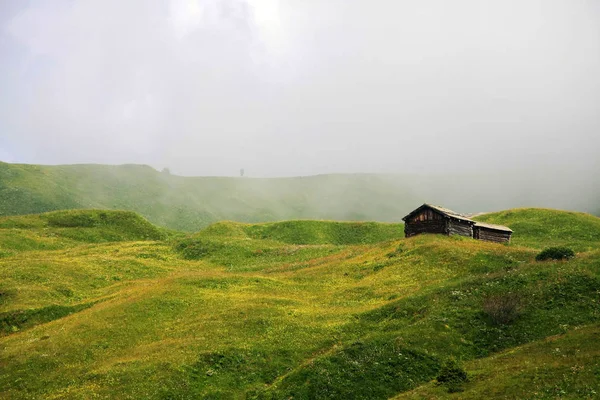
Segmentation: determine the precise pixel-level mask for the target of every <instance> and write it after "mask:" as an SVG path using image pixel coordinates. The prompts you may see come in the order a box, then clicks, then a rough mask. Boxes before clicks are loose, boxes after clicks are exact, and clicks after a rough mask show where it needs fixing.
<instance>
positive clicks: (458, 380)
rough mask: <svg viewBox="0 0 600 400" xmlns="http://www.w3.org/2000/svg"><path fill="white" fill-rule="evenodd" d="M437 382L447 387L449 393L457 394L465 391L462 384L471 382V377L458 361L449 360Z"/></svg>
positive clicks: (443, 366) (441, 370)
mask: <svg viewBox="0 0 600 400" xmlns="http://www.w3.org/2000/svg"><path fill="white" fill-rule="evenodd" d="M436 380H437V381H438V384H440V385H445V386H446V387H447V389H448V393H456V392H462V391H463V390H464V389H463V387H462V384H463V383H465V382H468V381H469V376H468V375H467V371H465V370H464V368H463V367H462V366H461V365H460V364H459V363H458V362H457V361H456V360H448V361H446V362H445V363H444V365H442V369H440V372H439V374H438V376H437V377H436Z"/></svg>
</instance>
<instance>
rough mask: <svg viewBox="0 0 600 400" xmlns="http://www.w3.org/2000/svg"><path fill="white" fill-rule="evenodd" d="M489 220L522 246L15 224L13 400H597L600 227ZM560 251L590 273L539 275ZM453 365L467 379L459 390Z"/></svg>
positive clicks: (538, 212)
mask: <svg viewBox="0 0 600 400" xmlns="http://www.w3.org/2000/svg"><path fill="white" fill-rule="evenodd" d="M479 219H480V220H482V221H486V222H491V223H500V224H504V225H508V226H510V227H511V228H512V229H513V230H514V231H515V233H514V236H513V240H512V242H511V244H509V245H504V244H495V243H486V242H481V241H475V240H472V239H468V238H460V237H443V236H435V235H421V236H416V237H413V238H410V239H405V238H404V234H403V225H402V224H385V223H373V222H334V221H307V220H300V221H285V222H272V223H260V224H250V223H237V222H218V223H214V224H212V225H209V226H208V227H206V228H205V229H203V230H200V231H199V232H196V233H192V234H190V233H182V232H178V231H173V230H168V229H163V228H158V227H156V226H155V225H153V224H152V223H150V222H148V221H147V220H146V219H144V218H142V217H141V216H139V215H138V214H135V213H132V212H124V211H107V210H71V211H55V212H49V213H44V214H37V215H25V216H10V217H3V218H0V398H6V399H94V398H98V399H391V398H397V399H404V398H410V399H436V398H446V397H447V398H457V399H480V398H498V399H504V398H514V399H525V398H529V399H556V398H565V399H594V398H598V396H600V346H598V345H597V343H598V341H599V339H600V219H599V218H597V217H594V216H591V215H588V214H583V213H573V212H563V211H556V210H545V209H514V210H508V211H504V212H500V213H494V214H486V215H482V216H480V217H479ZM549 246H567V247H570V248H572V249H573V250H575V252H576V256H575V258H573V259H569V260H566V261H544V262H539V261H535V257H536V255H537V254H538V253H539V252H540V251H541V250H542V249H544V248H546V247H549ZM506 299H508V300H509V302H508V303H506V302H505V300H506ZM494 302H496V303H494ZM498 304H500V306H501V307H502V306H503V305H504V304H510V306H511V307H512V308H510V310H509V311H510V314H509V317H510V318H506V319H504V320H502V319H501V318H500V317H499V315H498V314H497V309H498V308H494V307H493V306H495V305H496V306H497V305H498ZM490 305H491V306H490ZM504 307H507V306H504ZM495 310H496V311H495ZM448 365H451V366H456V368H458V369H459V370H460V371H462V372H464V373H465V376H466V379H462V380H460V381H459V382H454V381H452V382H444V380H443V379H442V378H441V377H442V376H443V374H444V371H445V370H448Z"/></svg>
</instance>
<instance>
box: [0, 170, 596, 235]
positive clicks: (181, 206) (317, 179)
mask: <svg viewBox="0 0 600 400" xmlns="http://www.w3.org/2000/svg"><path fill="white" fill-rule="evenodd" d="M547 176H551V177H552V179H551V180H548V179H547V178H540V177H537V176H527V174H525V173H522V172H520V173H513V174H499V175H494V176H490V175H486V174H481V175H458V176H456V175H452V176H416V175H415V176H407V175H378V174H333V175H318V176H310V177H297V178H272V179H257V178H226V177H195V178H194V177H181V176H175V175H170V174H165V173H161V172H158V171H156V170H154V169H153V168H151V167H149V166H144V165H120V166H109V165H59V166H41V165H26V164H6V163H2V162H0V216H3V215H4V216H6V215H23V214H35V213H42V212H47V211H55V210H64V209H112V210H128V211H135V212H137V213H139V214H140V215H142V216H143V217H145V218H147V219H148V220H149V221H151V222H152V223H154V224H156V225H159V226H162V227H167V228H171V229H177V230H184V231H191V232H195V231H198V230H200V229H202V228H204V227H206V226H208V225H209V224H211V223H213V222H218V221H223V220H232V221H239V222H250V223H255V222H270V221H282V220H291V219H325V220H353V221H383V222H399V221H400V220H401V218H402V217H403V216H404V215H406V214H407V213H408V212H409V211H411V210H412V209H414V207H416V206H418V205H420V204H422V203H424V202H430V203H432V204H442V205H444V206H446V207H449V208H452V209H455V210H456V211H459V212H465V213H468V212H482V211H492V210H498V209H506V208H514V207H521V206H527V205H536V206H545V207H553V208H565V209H573V210H580V211H588V212H592V211H597V210H598V208H597V207H598V205H597V203H596V202H595V201H594V199H596V198H598V195H599V194H600V183H599V182H598V181H597V180H596V179H595V177H592V178H590V179H588V180H586V179H584V177H583V176H582V175H577V179H571V177H570V176H568V175H567V176H565V175H564V171H562V172H559V173H555V174H548V173H546V174H544V177H547ZM573 193H577V196H573Z"/></svg>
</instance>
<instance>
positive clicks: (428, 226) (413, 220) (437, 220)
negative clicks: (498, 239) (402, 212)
mask: <svg viewBox="0 0 600 400" xmlns="http://www.w3.org/2000/svg"><path fill="white" fill-rule="evenodd" d="M402 220H403V221H404V234H405V236H406V237H411V236H414V235H418V234H419V233H439V234H442V235H461V236H468V237H473V225H475V221H473V220H471V219H469V218H467V217H465V216H464V215H461V214H459V213H457V212H454V211H452V210H448V209H447V208H443V207H439V206H434V205H431V204H423V205H422V206H421V207H419V208H417V209H416V210H414V211H413V212H411V213H410V214H408V215H407V216H406V217H404V218H402Z"/></svg>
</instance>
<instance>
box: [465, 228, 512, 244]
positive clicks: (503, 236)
mask: <svg viewBox="0 0 600 400" xmlns="http://www.w3.org/2000/svg"><path fill="white" fill-rule="evenodd" d="M510 236H511V232H505V231H496V230H493V229H487V228H483V227H477V226H476V227H475V228H474V232H473V237H474V238H475V239H479V240H486V241H488V242H497V243H508V242H510Z"/></svg>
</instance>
